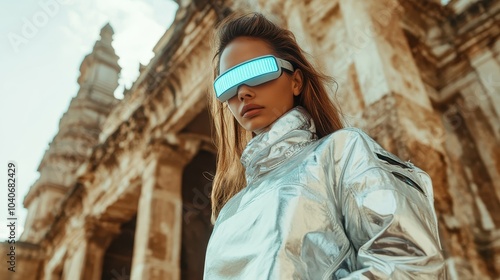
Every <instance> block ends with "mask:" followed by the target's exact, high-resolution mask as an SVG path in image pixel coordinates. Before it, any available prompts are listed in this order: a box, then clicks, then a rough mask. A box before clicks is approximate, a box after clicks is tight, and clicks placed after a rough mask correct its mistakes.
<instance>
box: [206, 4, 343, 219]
mask: <svg viewBox="0 0 500 280" xmlns="http://www.w3.org/2000/svg"><path fill="white" fill-rule="evenodd" d="M242 36H246V37H254V38H258V39H261V40H264V41H265V42H267V43H268V44H269V46H270V47H271V48H272V49H273V50H274V53H275V55H277V56H278V57H279V58H282V59H284V60H287V61H289V62H291V63H292V65H293V67H294V69H300V70H301V71H302V74H303V87H302V93H301V94H300V95H299V96H297V97H296V99H295V105H300V106H302V107H304V108H305V109H306V110H307V111H308V112H309V113H310V114H311V116H312V118H313V120H314V124H315V126H316V133H317V136H318V138H322V137H324V136H326V135H328V134H330V133H332V132H334V131H336V130H338V129H341V128H342V127H343V123H342V117H341V113H340V111H339V109H338V108H337V106H336V105H335V104H334V103H333V102H332V101H331V100H330V98H329V94H328V91H327V87H326V84H327V83H329V82H331V81H332V79H331V78H330V77H328V76H325V75H324V74H322V73H320V72H318V71H317V70H316V69H314V67H313V66H312V65H311V64H310V63H309V61H307V59H306V57H305V56H304V53H305V52H304V51H303V50H302V49H301V48H300V47H299V45H298V44H297V42H296V40H295V36H294V35H293V33H292V32H291V31H289V30H287V29H284V28H281V27H279V26H277V25H276V24H274V23H273V22H271V21H270V20H268V19H267V18H265V17H264V16H263V15H262V14H259V13H250V14H245V15H232V16H229V17H227V18H226V19H224V20H223V21H221V23H220V24H219V25H218V27H217V28H216V32H215V44H216V53H215V55H214V58H213V61H214V77H213V78H214V79H215V78H216V77H217V76H218V74H219V62H220V54H221V53H222V51H223V50H224V48H225V47H226V46H227V45H228V44H229V43H230V42H231V41H233V40H234V39H236V38H237V37H242ZM209 93H210V96H209V98H208V100H209V102H208V104H209V107H210V112H211V114H212V118H213V121H214V123H213V126H214V127H213V131H214V134H215V137H214V140H215V145H216V147H217V170H216V174H215V176H214V180H213V185H212V194H211V200H212V218H211V220H212V223H215V220H216V219H217V216H218V215H219V212H220V210H221V209H222V207H223V206H224V205H225V204H226V202H227V201H228V200H229V199H231V197H233V196H234V195H235V194H237V193H238V192H239V191H240V190H242V189H243V188H244V187H245V186H246V182H245V169H244V167H243V165H242V164H241V162H240V158H241V154H242V153H243V150H244V148H245V146H246V145H247V143H248V141H250V139H251V138H252V133H251V132H249V131H245V129H243V128H242V127H241V126H240V125H239V123H238V122H237V121H236V119H235V118H234V117H233V114H232V113H231V111H230V110H229V108H228V106H227V104H225V103H221V102H219V101H218V100H217V99H216V98H215V93H214V92H213V89H212V90H211V91H210V92H209Z"/></svg>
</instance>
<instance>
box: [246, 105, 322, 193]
mask: <svg viewBox="0 0 500 280" xmlns="http://www.w3.org/2000/svg"><path fill="white" fill-rule="evenodd" d="M316 139H317V136H316V127H315V126H314V121H313V119H312V118H311V115H309V113H308V112H307V111H306V109H304V108H303V107H301V106H297V107H294V108H293V109H291V110H290V111H288V112H286V113H285V114H283V115H282V116H281V117H279V118H278V119H277V120H276V121H274V122H273V123H272V124H271V125H269V126H268V127H267V128H266V129H264V131H262V132H260V133H259V134H258V135H256V136H255V137H254V138H252V140H250V142H248V145H247V146H246V147H245V149H244V150H243V154H242V155H241V163H242V164H243V166H244V167H245V177H246V181H247V184H249V183H250V182H251V181H252V180H253V179H255V178H256V177H258V176H259V175H263V174H264V173H267V172H269V171H271V170H272V169H274V168H275V167H277V166H278V165H279V164H280V163H282V162H284V161H285V160H286V159H287V158H289V157H291V156H292V155H294V154H295V153H296V152H298V151H300V149H301V148H302V147H303V146H304V145H305V144H307V143H309V142H311V141H314V140H316Z"/></svg>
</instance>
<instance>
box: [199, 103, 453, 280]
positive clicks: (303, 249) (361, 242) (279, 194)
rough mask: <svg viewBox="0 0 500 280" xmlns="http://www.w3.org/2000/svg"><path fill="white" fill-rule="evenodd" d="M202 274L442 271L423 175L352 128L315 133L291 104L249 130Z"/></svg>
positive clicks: (423, 274) (409, 274) (331, 275)
mask: <svg viewBox="0 0 500 280" xmlns="http://www.w3.org/2000/svg"><path fill="white" fill-rule="evenodd" d="M241 161H242V163H243V165H244V166H245V168H246V174H245V176H246V180H247V186H246V187H245V188H244V189H243V190H242V191H240V192H239V193H238V194H236V195H235V196H234V197H233V198H231V199H230V200H229V201H228V203H227V204H226V205H225V206H224V207H223V208H222V210H221V212H220V215H219V216H218V218H217V220H216V223H215V226H214V230H213V233H212V236H211V238H210V241H209V244H208V248H207V253H206V260H205V271H204V279H206V280H212V279H213V280H224V279H249V280H257V279H445V278H446V275H445V274H446V270H445V266H444V260H443V255H442V252H441V244H440V241H439V237H438V229H437V219H436V215H435V212H434V206H433V200H434V198H433V191H432V184H431V180H430V178H429V176H428V175H427V174H426V173H424V172H423V171H422V170H420V169H419V168H417V167H415V166H413V165H412V164H409V163H406V162H403V161H401V160H400V159H399V158H397V157H396V156H394V155H392V154H390V153H388V152H387V151H385V150H384V149H382V148H381V147H380V146H379V145H378V144H377V143H376V142H375V141H374V140H372V139H371V138H370V137H368V136H367V135H366V134H365V133H363V132H362V131H361V130H359V129H355V128H346V129H342V130H339V131H337V132H335V133H333V134H330V135H328V136H325V137H323V138H322V139H319V140H318V139H317V137H316V134H315V126H314V123H313V121H312V119H311V117H310V115H309V114H308V112H307V111H306V110H305V109H304V108H302V107H295V108H294V109H292V110H290V111H289V112H287V113H286V114H284V115H283V116H282V117H280V118H279V119H278V120H277V121H276V122H274V123H273V124H272V125H271V126H270V127H269V128H268V129H267V131H265V132H262V133H261V134H259V135H257V136H256V137H254V138H253V139H252V140H251V141H250V143H249V144H248V145H247V147H246V148H245V150H244V152H243V155H242V157H241Z"/></svg>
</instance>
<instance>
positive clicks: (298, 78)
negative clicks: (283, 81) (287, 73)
mask: <svg viewBox="0 0 500 280" xmlns="http://www.w3.org/2000/svg"><path fill="white" fill-rule="evenodd" d="M303 80H304V77H303V75H302V71H301V70H300V69H296V70H295V71H294V72H293V75H292V91H293V95H294V96H299V95H300V93H301V92H302V84H303Z"/></svg>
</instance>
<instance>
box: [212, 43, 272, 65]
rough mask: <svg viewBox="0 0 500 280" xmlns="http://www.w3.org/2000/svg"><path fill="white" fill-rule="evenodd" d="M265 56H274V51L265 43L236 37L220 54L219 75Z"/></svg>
mask: <svg viewBox="0 0 500 280" xmlns="http://www.w3.org/2000/svg"><path fill="white" fill-rule="evenodd" d="M267 54H274V51H273V50H272V48H271V47H270V46H269V44H268V43H267V42H266V41H264V40H262V39H259V38H252V37H238V38H236V39H234V40H233V41H231V42H230V43H229V44H228V45H227V46H226V47H225V48H224V50H223V51H222V53H221V56H220V65H219V70H220V74H222V73H224V72H225V71H226V70H227V69H229V68H231V67H233V66H235V65H238V64H240V63H242V62H244V61H247V60H249V59H252V58H255V57H259V56H263V55H267Z"/></svg>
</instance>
